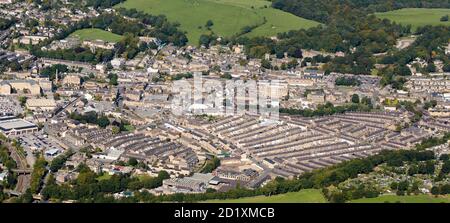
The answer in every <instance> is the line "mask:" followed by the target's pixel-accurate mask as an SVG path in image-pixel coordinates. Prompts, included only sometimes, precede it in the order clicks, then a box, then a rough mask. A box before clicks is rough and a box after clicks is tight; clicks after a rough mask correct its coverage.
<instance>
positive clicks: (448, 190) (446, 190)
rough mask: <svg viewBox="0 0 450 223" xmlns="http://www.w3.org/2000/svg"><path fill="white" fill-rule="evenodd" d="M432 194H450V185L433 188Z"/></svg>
mask: <svg viewBox="0 0 450 223" xmlns="http://www.w3.org/2000/svg"><path fill="white" fill-rule="evenodd" d="M430 192H431V194H433V195H445V194H450V184H443V185H437V186H433V187H432V188H431V191H430Z"/></svg>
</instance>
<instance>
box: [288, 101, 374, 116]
mask: <svg viewBox="0 0 450 223" xmlns="http://www.w3.org/2000/svg"><path fill="white" fill-rule="evenodd" d="M358 98H359V97H358ZM370 109H371V108H370V107H369V106H367V105H365V104H362V103H361V104H356V103H352V104H348V105H341V106H334V105H333V104H331V103H329V102H327V103H326V104H324V105H319V106H317V109H316V110H312V109H292V108H280V113H287V114H290V115H301V116H304V117H314V116H324V115H333V114H340V113H344V112H349V111H369V110H370Z"/></svg>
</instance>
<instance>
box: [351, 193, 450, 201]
mask: <svg viewBox="0 0 450 223" xmlns="http://www.w3.org/2000/svg"><path fill="white" fill-rule="evenodd" d="M385 202H389V203H399V202H400V203H450V196H439V197H434V196H431V195H425V194H421V195H409V196H397V195H381V196H379V197H375V198H362V199H357V200H353V201H350V203H385Z"/></svg>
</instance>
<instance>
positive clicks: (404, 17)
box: [375, 8, 450, 30]
mask: <svg viewBox="0 0 450 223" xmlns="http://www.w3.org/2000/svg"><path fill="white" fill-rule="evenodd" d="M375 15H376V16H377V17H379V18H382V19H389V20H391V21H394V22H396V23H399V24H403V25H411V27H412V28H413V30H415V29H417V28H418V27H420V26H425V25H434V26H435V25H447V26H450V22H449V21H447V22H441V21H440V19H441V18H442V17H443V16H445V15H450V9H428V8H405V9H399V10H394V11H389V12H383V13H375Z"/></svg>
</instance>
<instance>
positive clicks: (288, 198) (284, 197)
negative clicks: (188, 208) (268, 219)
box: [206, 189, 327, 203]
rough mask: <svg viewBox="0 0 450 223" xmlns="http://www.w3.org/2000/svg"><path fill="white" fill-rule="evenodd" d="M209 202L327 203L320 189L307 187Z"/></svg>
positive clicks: (210, 201)
mask: <svg viewBox="0 0 450 223" xmlns="http://www.w3.org/2000/svg"><path fill="white" fill-rule="evenodd" d="M206 202H207V203H325V202H327V201H326V200H325V197H324V196H323V195H322V193H321V192H320V190H316V189H305V190H301V191H299V192H290V193H286V194H280V195H274V196H270V197H266V196H257V197H248V198H239V199H230V200H209V201H206Z"/></svg>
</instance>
